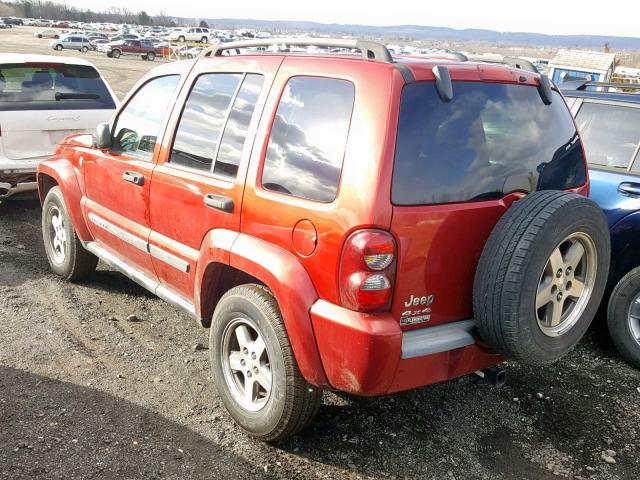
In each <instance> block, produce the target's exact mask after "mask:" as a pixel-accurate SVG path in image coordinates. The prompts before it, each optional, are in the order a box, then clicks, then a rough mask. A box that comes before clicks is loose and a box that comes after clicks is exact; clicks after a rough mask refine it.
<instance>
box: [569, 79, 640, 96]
mask: <svg viewBox="0 0 640 480" xmlns="http://www.w3.org/2000/svg"><path fill="white" fill-rule="evenodd" d="M559 87H560V90H565V91H568V90H586V89H587V87H602V88H628V89H631V90H640V83H616V82H594V81H591V80H572V81H570V82H566V83H561V84H560V85H559ZM604 93H607V92H604ZM612 93H613V92H612ZM616 93H618V92H616Z"/></svg>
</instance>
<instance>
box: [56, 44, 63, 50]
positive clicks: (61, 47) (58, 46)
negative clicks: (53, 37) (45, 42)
mask: <svg viewBox="0 0 640 480" xmlns="http://www.w3.org/2000/svg"><path fill="white" fill-rule="evenodd" d="M63 48H64V47H63V46H62V45H56V50H58V51H60V50H62V49H63Z"/></svg>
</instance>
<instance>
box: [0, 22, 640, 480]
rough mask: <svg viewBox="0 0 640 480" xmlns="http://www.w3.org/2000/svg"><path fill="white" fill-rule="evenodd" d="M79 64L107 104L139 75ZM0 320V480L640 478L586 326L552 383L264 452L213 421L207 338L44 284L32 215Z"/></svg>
mask: <svg viewBox="0 0 640 480" xmlns="http://www.w3.org/2000/svg"><path fill="white" fill-rule="evenodd" d="M32 31H33V30H31V29H14V30H13V31H9V32H7V31H0V51H17V52H31V53H53V51H51V52H50V51H49V50H48V49H47V48H46V44H47V43H48V42H47V41H46V40H36V39H34V38H33V37H31V36H30V34H31V33H32ZM74 54H75V53H74ZM75 55H80V54H75ZM86 56H87V57H89V58H91V59H92V60H93V61H94V62H95V63H96V64H97V65H98V66H99V67H100V68H101V70H102V71H103V72H104V74H105V75H106V76H107V78H108V79H109V81H110V82H112V85H113V87H114V89H116V90H117V91H118V92H119V94H120V95H121V94H123V93H125V92H126V90H127V89H128V88H129V87H130V86H131V85H132V84H133V83H134V82H135V81H136V80H137V78H138V77H139V76H140V75H141V74H142V73H143V72H144V71H146V70H147V69H148V68H150V67H152V66H153V65H152V64H151V63H150V62H143V61H140V60H134V59H131V60H130V59H120V60H112V59H108V58H106V57H103V56H101V55H99V54H96V53H89V54H86ZM129 315H136V317H137V321H129V320H127V317H128V316H129ZM0 318H1V319H2V320H1V321H0V339H1V340H0V478H9V479H20V478H42V479H58V478H59V479H70V478H73V479H76V478H82V479H85V478H86V479H89V478H91V479H102V478H123V479H148V478H171V479H183V478H192V479H199V478H230V477H238V478H292V477H295V478H300V479H315V478H398V479H401V478H438V479H462V478H465V479H466V478H471V479H475V478H478V479H496V478H504V479H514V480H520V479H522V478H536V479H549V478H558V477H560V478H593V479H631V478H638V477H640V455H639V453H640V408H639V406H640V372H638V371H637V370H634V369H632V368H630V367H629V366H627V365H626V364H625V363H624V362H622V361H621V359H620V358H619V357H618V355H617V354H616V352H615V351H614V350H613V348H612V346H611V344H610V341H609V340H608V338H607V336H606V333H604V331H603V330H602V328H601V327H599V326H596V327H595V328H594V329H592V331H591V332H590V333H589V335H588V336H587V338H586V339H585V340H584V341H583V342H582V343H581V344H580V345H579V346H578V348H577V349H576V351H575V352H573V353H572V354H571V355H570V356H569V357H568V358H567V359H566V360H564V361H563V362H561V364H560V365H557V366H553V367H549V368H545V369H532V368H528V367H524V366H521V365H518V364H508V365H507V368H508V370H509V380H508V383H507V385H506V386H504V387H502V388H493V387H489V386H487V385H485V384H482V383H478V382H476V380H475V378H474V377H467V378H462V379H459V380H456V381H452V382H448V383H444V384H439V385H435V386H431V387H427V388H423V389H420V390H416V391H411V392H407V393H404V394H400V395H396V396H392V397H384V398H377V399H359V398H352V397H348V396H343V395H336V394H330V393H327V394H325V397H324V405H323V408H322V410H321V412H320V415H319V417H318V418H317V420H316V422H315V423H314V424H313V425H312V427H311V428H310V429H309V430H307V431H305V432H304V433H303V434H301V435H299V436H298V437H296V438H294V439H291V440H289V441H287V442H285V443H283V444H280V445H278V446H270V445H265V444H262V443H260V442H256V441H253V440H250V439H248V438H247V437H246V436H245V435H244V434H242V433H241V432H240V431H239V430H238V429H237V428H236V427H235V426H234V424H233V423H232V421H231V420H230V418H229V417H228V416H227V414H226V413H225V411H224V408H223V407H222V404H221V403H220V401H219V400H218V398H217V395H216V393H215V389H214V387H213V386H212V384H211V381H210V376H209V371H208V361H207V356H208V352H207V350H205V349H203V348H201V347H202V346H203V345H206V344H207V331H205V330H203V329H200V328H199V327H198V326H196V325H195V324H194V323H193V321H192V320H190V319H189V318H187V317H186V316H184V315H182V314H181V313H180V312H178V311H176V310H174V309H173V308H172V307H170V306H168V305H166V304H165V303H163V302H162V301H161V300H159V299H157V298H155V297H153V296H152V295H150V294H148V293H146V292H145V291H144V290H143V289H142V288H140V287H138V286H137V285H135V284H134V283H132V282H131V281H129V280H128V279H127V278H125V277H124V276H122V275H120V274H118V273H115V272H111V271H109V270H106V269H105V267H104V266H101V267H100V269H99V271H98V272H97V273H96V274H95V275H94V276H93V277H92V279H91V280H90V281H88V282H86V283H84V284H80V285H70V284H66V283H63V282H61V281H60V280H58V279H57V278H56V277H54V276H53V275H52V274H50V273H49V270H48V266H47V262H46V259H45V254H44V249H43V246H42V240H41V237H40V206H39V204H38V202H37V200H36V199H35V197H27V198H22V199H14V200H11V201H8V202H5V203H4V204H0ZM609 450H610V451H609ZM605 458H606V460H608V461H605ZM613 462H615V463H613Z"/></svg>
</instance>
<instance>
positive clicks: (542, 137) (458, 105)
mask: <svg viewBox="0 0 640 480" xmlns="http://www.w3.org/2000/svg"><path fill="white" fill-rule="evenodd" d="M453 91H454V97H453V100H452V101H451V102H443V101H442V100H441V99H440V97H439V96H438V93H437V91H436V89H435V85H434V83H432V82H423V83H416V84H412V85H407V86H406V87H405V88H404V90H403V93H402V98H401V104H400V120H399V123H398V137H397V144H396V159H395V166H394V172H393V188H392V200H393V203H395V204H398V205H423V204H431V203H448V202H467V201H474V200H491V199H498V198H502V197H503V196H504V195H505V194H507V193H510V192H514V191H523V192H531V191H534V190H565V189H567V188H573V187H577V186H579V185H582V184H584V183H585V182H586V171H585V164H584V155H583V151H582V146H581V143H580V140H579V137H578V136H577V133H576V130H575V125H574V123H573V121H572V119H571V115H570V113H569V111H568V110H567V108H566V106H565V104H564V102H563V100H562V98H561V97H560V95H559V94H558V93H557V92H554V94H553V95H554V97H553V103H552V104H551V105H549V106H547V105H544V103H543V102H542V100H541V99H540V96H539V94H538V91H537V89H536V88H535V87H531V86H526V85H512V84H509V85H507V84H498V83H478V82H454V84H453Z"/></svg>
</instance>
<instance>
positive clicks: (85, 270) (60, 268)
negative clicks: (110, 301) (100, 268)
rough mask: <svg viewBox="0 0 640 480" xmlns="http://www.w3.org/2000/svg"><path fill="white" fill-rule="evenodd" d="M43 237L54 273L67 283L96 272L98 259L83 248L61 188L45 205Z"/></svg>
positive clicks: (48, 198) (48, 196)
mask: <svg viewBox="0 0 640 480" xmlns="http://www.w3.org/2000/svg"><path fill="white" fill-rule="evenodd" d="M42 237H43V240H44V249H45V252H46V254H47V259H48V260H49V265H50V267H51V270H53V272H54V273H55V274H56V275H59V276H61V277H62V278H63V279H64V280H67V281H69V282H75V281H78V280H81V279H83V278H85V277H86V276H88V275H89V274H90V273H92V272H93V271H94V270H95V269H96V266H97V265H98V258H97V257H96V256H95V255H93V254H92V253H91V252H89V251H87V250H85V248H84V247H83V246H82V242H81V241H80V239H79V238H78V236H77V235H76V231H75V230H74V228H73V225H72V223H71V218H70V217H69V214H68V212H67V207H66V205H65V202H64V197H63V195H62V191H61V190H60V187H58V186H56V187H53V188H52V189H51V190H49V192H48V193H47V196H46V198H45V199H44V204H43V205H42Z"/></svg>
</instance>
